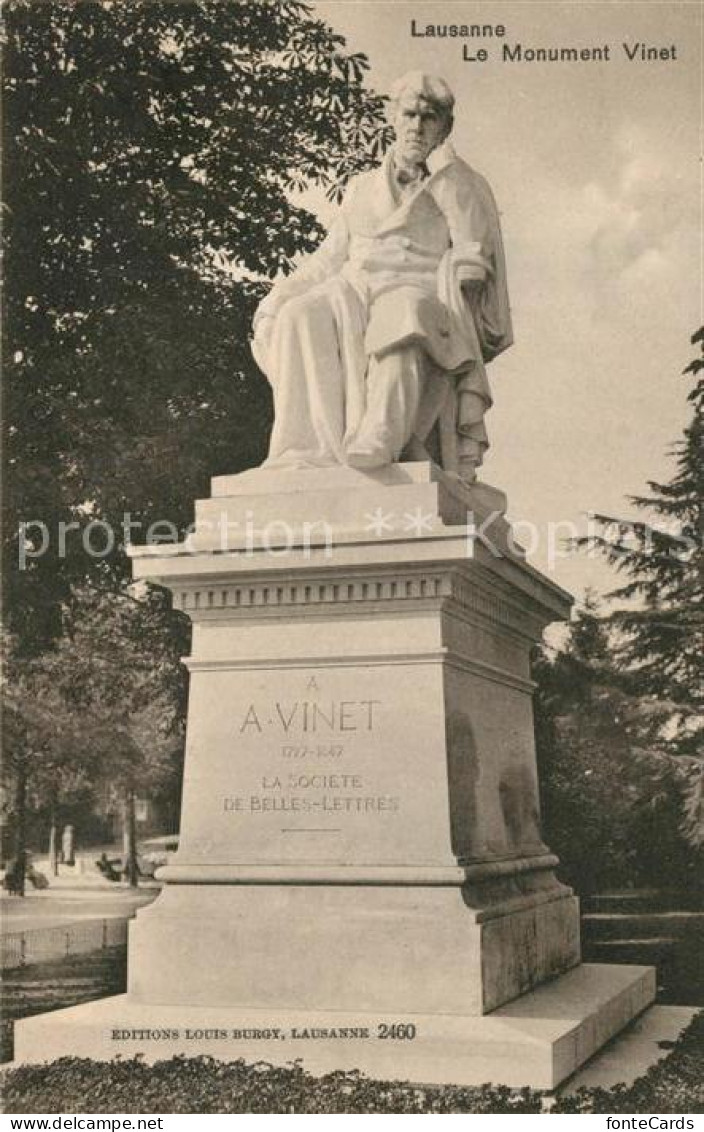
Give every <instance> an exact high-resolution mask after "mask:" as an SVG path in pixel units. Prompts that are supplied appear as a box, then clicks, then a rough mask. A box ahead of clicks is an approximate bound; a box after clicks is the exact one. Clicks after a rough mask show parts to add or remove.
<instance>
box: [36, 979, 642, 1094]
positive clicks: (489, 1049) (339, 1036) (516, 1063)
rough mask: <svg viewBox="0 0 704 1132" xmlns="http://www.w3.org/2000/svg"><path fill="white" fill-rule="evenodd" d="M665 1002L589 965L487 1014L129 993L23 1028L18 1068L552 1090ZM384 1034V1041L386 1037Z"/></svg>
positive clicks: (58, 1013) (639, 981) (629, 981)
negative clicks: (146, 999)
mask: <svg viewBox="0 0 704 1132" xmlns="http://www.w3.org/2000/svg"><path fill="white" fill-rule="evenodd" d="M654 997H655V972H654V969H653V968H651V967H623V966H610V965H606V964H588V963H585V964H583V965H582V966H580V967H577V968H575V969H574V970H573V971H570V972H568V973H567V974H566V975H562V976H561V977H560V978H558V979H555V980H554V981H553V982H550V983H546V984H544V985H543V986H541V987H539V988H538V989H537V990H534V991H532V992H531V993H529V994H525V995H523V996H522V997H521V998H520V999H517V1000H516V1001H515V1002H511V1003H508V1004H507V1005H506V1006H502V1007H500V1008H499V1009H498V1010H495V1011H494V1012H493V1014H491V1015H487V1016H484V1017H466V1016H462V1015H457V1014H455V1015H450V1014H395V1015H394V1014H391V1013H385V1014H383V1015H382V1014H367V1013H365V1014H361V1013H354V1012H346V1011H345V1012H342V1011H317V1012H313V1011H310V1010H296V1011H292V1010H274V1009H269V1010H263V1009H253V1008H245V1007H239V1008H237V1007H223V1006H220V1007H215V1006H207V1007H205V1006H202V1007H197V1006H155V1005H146V1004H142V1003H138V1002H135V1001H134V1000H133V999H132V998H130V996H128V995H119V996H118V997H116V998H109V999H102V1000H100V1001H97V1002H91V1003H88V1004H86V1005H83V1006H76V1007H71V1008H70V1009H69V1010H58V1011H56V1012H55V1013H52V1014H43V1015H38V1016H37V1017H35V1018H25V1019H23V1020H22V1021H20V1022H18V1023H17V1024H16V1026H15V1063H16V1064H18V1063H30V1062H36V1061H45V1060H47V1059H54V1058H59V1057H65V1056H71V1057H91V1058H94V1059H99V1060H102V1061H108V1060H110V1059H112V1058H113V1057H115V1056H117V1055H118V1054H119V1055H121V1056H122V1057H123V1058H127V1057H133V1056H135V1055H136V1054H142V1055H143V1056H144V1058H145V1060H146V1061H147V1062H150V1063H151V1062H154V1061H160V1060H162V1059H164V1058H168V1057H172V1056H174V1055H175V1054H184V1055H187V1056H188V1055H190V1056H197V1055H199V1054H208V1055H210V1056H212V1057H216V1058H218V1059H220V1060H223V1061H232V1060H235V1059H237V1058H244V1059H245V1060H246V1061H249V1062H254V1061H268V1062H270V1063H272V1064H274V1065H286V1064H288V1063H291V1062H293V1061H295V1060H301V1061H302V1063H303V1067H304V1068H305V1069H306V1070H307V1071H308V1072H309V1073H312V1074H315V1075H322V1074H325V1073H330V1072H333V1071H335V1070H355V1069H356V1070H360V1071H362V1072H364V1073H366V1074H367V1075H368V1076H370V1077H375V1078H381V1079H385V1080H404V1081H414V1082H419V1083H423V1084H455V1085H481V1084H484V1083H487V1082H491V1083H493V1084H496V1085H508V1086H511V1087H521V1086H531V1087H533V1088H536V1089H554V1088H555V1087H556V1086H557V1085H559V1084H560V1082H561V1081H564V1080H565V1079H566V1078H567V1077H569V1076H570V1075H571V1074H572V1073H574V1072H575V1070H576V1069H578V1068H579V1066H580V1065H583V1064H584V1062H586V1061H587V1060H588V1059H589V1058H590V1057H591V1056H592V1055H593V1054H594V1053H596V1051H597V1050H598V1049H600V1048H601V1046H603V1045H604V1044H605V1043H606V1042H607V1041H609V1039H610V1038H612V1037H613V1036H614V1035H615V1034H617V1033H618V1032H619V1031H620V1030H621V1029H622V1028H623V1027H624V1026H625V1025H627V1023H628V1022H630V1021H631V1020H632V1019H633V1018H635V1017H636V1016H637V1015H638V1014H640V1013H641V1012H642V1011H643V1010H645V1008H646V1007H647V1006H649V1004H650V1003H651V1002H652V1001H653V999H654ZM385 1035H386V1036H385Z"/></svg>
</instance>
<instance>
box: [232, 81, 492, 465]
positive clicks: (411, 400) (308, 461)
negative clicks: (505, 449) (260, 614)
mask: <svg viewBox="0 0 704 1132" xmlns="http://www.w3.org/2000/svg"><path fill="white" fill-rule="evenodd" d="M454 101H455V100H454V96H453V94H452V92H451V91H450V89H449V87H448V86H447V84H446V83H445V82H444V81H443V80H442V79H439V78H435V77H432V76H429V75H426V74H424V73H422V72H411V73H409V74H407V75H405V76H404V77H403V78H401V79H400V80H399V81H398V82H397V83H396V84H395V86H394V89H393V91H392V114H393V124H394V130H395V135H396V138H395V143H394V145H393V147H392V148H391V149H390V151H389V152H388V153H387V154H386V157H385V159H384V161H383V162H382V164H381V165H380V166H379V167H378V168H376V169H373V170H371V171H370V172H366V173H363V174H361V175H360V176H357V177H355V178H354V179H353V180H352V181H351V182H350V185H349V186H348V190H347V193H346V195H345V198H344V201H343V203H342V206H341V209H340V211H339V214H338V216H337V218H336V219H335V221H334V223H333V224H332V226H331V228H330V230H329V232H328V235H327V237H326V239H325V240H324V241H323V243H322V245H321V246H320V248H319V249H318V250H317V251H316V252H314V253H313V254H312V255H310V256H308V257H307V259H306V260H304V262H303V263H302V264H301V266H299V267H298V268H297V269H296V270H295V271H294V272H293V273H292V274H291V275H290V276H288V277H286V278H284V279H282V280H280V281H279V282H277V283H275V285H274V286H273V288H272V290H271V291H270V293H269V294H268V295H267V297H266V298H265V299H264V301H263V302H262V303H261V304H260V306H259V308H258V309H257V312H256V314H255V318H254V340H253V343H252V349H253V353H254V356H255V359H256V361H257V364H258V365H259V367H260V368H261V369H262V370H263V372H264V373H265V374H266V375H267V377H268V379H269V381H270V383H271V385H272V388H273V392H274V413H275V420H274V429H273V433H272V437H271V445H270V450H269V456H268V459H267V461H266V463H265V467H270V468H272V467H273V468H302V467H324V466H329V465H335V464H345V465H348V466H351V467H355V468H375V467H381V466H383V465H385V464H389V463H391V462H393V461H397V460H404V459H405V460H418V459H421V460H427V459H430V458H431V457H432V458H433V459H435V460H436V462H438V463H439V464H441V466H442V467H443V468H444V469H445V471H447V472H448V473H451V474H454V475H456V476H459V478H461V479H462V480H464V481H465V482H467V483H471V482H472V481H473V480H474V479H475V477H476V468H477V466H478V465H479V464H480V463H481V462H482V457H483V453H484V450H485V449H486V447H487V444H488V440H487V434H486V429H485V426H484V414H485V412H486V410H487V408H488V407H489V406H490V405H491V395H490V392H489V385H488V381H487V377H486V371H485V363H486V362H488V361H490V360H491V359H492V358H494V357H496V355H497V354H499V353H501V351H502V350H505V349H506V347H507V346H510V344H511V342H512V332H511V316H510V311H509V305H508V293H507V289H506V269H505V262H504V254H503V247H502V240H501V231H500V227H499V218H498V212H497V208H496V204H495V201H494V198H493V195H492V192H491V189H490V188H489V185H488V184H487V182H486V181H485V180H484V178H483V177H481V176H480V174H479V173H476V172H475V171H474V170H473V169H471V168H470V166H469V165H467V164H466V163H465V162H464V161H462V160H461V159H460V158H458V157H457V156H456V154H455V152H454V150H453V148H452V146H451V145H450V143H449V141H448V137H449V134H450V131H451V129H452V122H453V106H454Z"/></svg>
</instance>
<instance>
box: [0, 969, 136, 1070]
mask: <svg viewBox="0 0 704 1132" xmlns="http://www.w3.org/2000/svg"><path fill="white" fill-rule="evenodd" d="M2 982H3V1015H2V1026H1V1027H0V1060H1V1061H11V1060H12V1029H13V1023H14V1022H15V1021H16V1020H17V1019H18V1018H26V1017H27V1015H29V1014H44V1013H45V1012H47V1011H49V1010H61V1009H63V1007H65V1006H76V1005H78V1003H80V1002H89V1001H90V1000H91V999H93V998H106V997H107V996H108V995H112V994H122V993H123V991H124V990H125V988H126V986H127V951H126V949H125V948H124V947H113V948H108V949H107V950H105V951H96V952H93V953H89V954H87V955H75V956H69V957H68V958H66V959H55V960H51V961H50V962H48V963H32V964H30V965H29V966H27V967H17V968H14V969H12V970H10V971H5V972H3V980H2Z"/></svg>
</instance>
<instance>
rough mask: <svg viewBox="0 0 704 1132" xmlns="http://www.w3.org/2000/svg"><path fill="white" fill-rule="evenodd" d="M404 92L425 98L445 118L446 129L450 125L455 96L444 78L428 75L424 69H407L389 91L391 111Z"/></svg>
mask: <svg viewBox="0 0 704 1132" xmlns="http://www.w3.org/2000/svg"><path fill="white" fill-rule="evenodd" d="M405 94H413V95H415V96H416V97H417V98H423V99H425V101H426V102H428V103H430V105H431V106H432V107H433V108H434V109H435V110H437V111H438V113H439V114H441V115H442V117H443V118H445V119H446V121H447V123H448V130H449V129H450V128H451V127H452V111H453V108H454V105H455V96H454V94H453V93H452V91H451V90H450V88H449V86H448V85H447V83H446V82H445V80H444V79H441V78H438V77H437V75H429V74H428V73H427V72H426V71H407V72H406V74H405V75H401V78H400V79H396V82H395V83H394V84H393V86H392V87H391V90H390V91H389V97H390V100H391V110H392V113H393V112H394V111H395V109H396V106H397V104H398V102H399V101H400V100H401V99H402V98H403V96H404V95H405Z"/></svg>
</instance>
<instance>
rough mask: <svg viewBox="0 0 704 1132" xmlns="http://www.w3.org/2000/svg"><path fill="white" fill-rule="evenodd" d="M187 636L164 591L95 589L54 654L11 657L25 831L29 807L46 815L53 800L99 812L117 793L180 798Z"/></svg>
mask: <svg viewBox="0 0 704 1132" xmlns="http://www.w3.org/2000/svg"><path fill="white" fill-rule="evenodd" d="M187 639H188V626H187V622H186V619H185V617H183V616H182V615H178V614H174V613H173V612H172V611H171V610H170V609H169V607H168V604H167V602H166V600H165V596H164V594H163V593H162V591H159V590H155V589H149V590H147V591H145V592H144V593H143V594H142V595H141V599H140V600H136V599H135V598H134V597H132V596H130V595H129V594H127V593H123V594H114V593H110V592H109V591H101V590H96V589H93V588H90V587H86V588H84V589H83V590H80V591H74V594H73V597H72V602H71V605H70V606H67V607H66V608H65V610H64V621H63V633H62V636H61V637H60V638H59V639H58V640H57V642H56V643H55V645H54V646H53V647H52V648H50V649H47V650H45V652H43V653H42V655H41V656H38V657H31V658H26V657H22V656H21V655H19V656H18V655H16V654H15V655H13V654H12V653H10V662H9V665H8V669H7V671H6V682H5V686H4V688H3V696H4V707H5V713H4V714H5V719H6V733H5V746H6V752H7V754H6V759H5V763H4V773H5V775H6V779H8V780H10V781H12V780H15V781H17V780H19V781H20V782H21V783H22V784H23V790H22V791H21V792H20V797H19V800H18V801H17V802H16V804H15V806H14V809H15V812H16V816H17V819H18V822H19V826H20V829H22V828H23V825H24V821H23V818H24V815H23V814H22V813H20V812H18V811H19V810H21V807H22V806H23V805H24V806H26V807H28V808H34V809H40V808H41V807H42V806H43V804H45V803H46V801H47V799H48V798H50V797H51V798H52V799H53V801H54V802H56V803H58V804H59V805H61V804H62V803H64V804H66V803H67V802H70V801H72V800H74V799H75V798H76V796H77V795H79V794H80V796H81V797H83V798H90V799H91V800H92V802H93V804H98V805H100V804H102V803H103V802H104V799H105V797H106V794H107V792H108V791H110V790H111V791H112V792H113V793H114V794H115V793H116V794H117V795H118V797H122V796H125V795H126V794H129V793H130V792H134V791H135V790H137V789H139V791H140V792H142V791H150V792H151V793H152V794H153V792H154V791H159V790H161V791H166V792H171V794H172V795H173V794H177V793H178V791H179V788H180V777H181V764H182V752H183V738H184V735H183V731H184V723H183V721H184V718H185V696H186V684H185V673H184V670H183V668H182V666H181V664H180V657H181V656H182V655H183V653H184V652H185V651H187V647H186V645H187ZM15 797H16V795H15ZM8 798H9V804H8V808H10V809H11V810H12V808H13V806H12V801H13V798H12V796H11V795H10V794H9V793H8Z"/></svg>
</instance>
